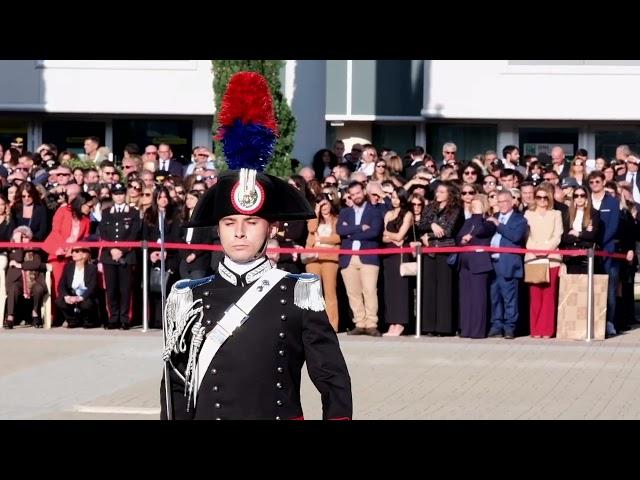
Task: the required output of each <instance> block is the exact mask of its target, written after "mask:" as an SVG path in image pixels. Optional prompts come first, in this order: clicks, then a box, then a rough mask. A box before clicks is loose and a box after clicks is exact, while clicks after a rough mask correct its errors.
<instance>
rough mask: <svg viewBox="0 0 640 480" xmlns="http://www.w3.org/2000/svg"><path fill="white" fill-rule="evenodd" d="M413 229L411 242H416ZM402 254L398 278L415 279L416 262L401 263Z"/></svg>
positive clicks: (401, 255)
mask: <svg viewBox="0 0 640 480" xmlns="http://www.w3.org/2000/svg"><path fill="white" fill-rule="evenodd" d="M412 227H413V241H414V242H415V241H416V226H415V223H414V224H412ZM403 258H404V254H403V253H401V254H400V276H401V277H415V276H417V275H418V262H403V261H402V260H403Z"/></svg>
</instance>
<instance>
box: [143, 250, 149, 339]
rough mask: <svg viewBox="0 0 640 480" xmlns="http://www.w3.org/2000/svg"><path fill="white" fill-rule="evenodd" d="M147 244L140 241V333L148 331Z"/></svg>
mask: <svg viewBox="0 0 640 480" xmlns="http://www.w3.org/2000/svg"><path fill="white" fill-rule="evenodd" d="M148 301H149V244H148V243H147V241H146V240H143V241H142V331H143V332H147V331H148V330H149V304H148Z"/></svg>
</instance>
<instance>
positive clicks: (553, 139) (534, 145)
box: [519, 128, 579, 160]
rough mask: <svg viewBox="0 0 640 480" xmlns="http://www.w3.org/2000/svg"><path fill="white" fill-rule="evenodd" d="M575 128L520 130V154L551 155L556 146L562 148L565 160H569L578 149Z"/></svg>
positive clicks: (576, 130)
mask: <svg viewBox="0 0 640 480" xmlns="http://www.w3.org/2000/svg"><path fill="white" fill-rule="evenodd" d="M578 133H579V132H578V129H577V128H521V129H520V145H519V147H520V154H521V155H522V156H524V155H538V154H539V153H543V152H544V153H546V154H548V155H551V149H552V148H553V147H554V146H556V145H558V146H560V147H562V149H563V150H564V153H565V155H566V157H567V159H569V160H571V159H572V158H573V155H574V154H575V151H576V150H577V149H578Z"/></svg>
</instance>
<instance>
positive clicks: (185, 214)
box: [180, 190, 204, 222]
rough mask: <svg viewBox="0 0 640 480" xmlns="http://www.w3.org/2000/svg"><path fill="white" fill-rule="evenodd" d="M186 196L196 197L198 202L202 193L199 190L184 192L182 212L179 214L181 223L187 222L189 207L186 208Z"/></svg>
mask: <svg viewBox="0 0 640 480" xmlns="http://www.w3.org/2000/svg"><path fill="white" fill-rule="evenodd" d="M187 195H191V196H194V197H197V198H198V200H199V199H200V197H201V196H202V195H204V193H203V192H201V191H200V190H189V191H188V192H185V195H184V205H183V206H182V211H181V212H180V219H181V220H182V221H183V222H187V221H188V220H189V207H187Z"/></svg>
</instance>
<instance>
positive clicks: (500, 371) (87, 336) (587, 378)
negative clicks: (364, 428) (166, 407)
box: [0, 327, 640, 419]
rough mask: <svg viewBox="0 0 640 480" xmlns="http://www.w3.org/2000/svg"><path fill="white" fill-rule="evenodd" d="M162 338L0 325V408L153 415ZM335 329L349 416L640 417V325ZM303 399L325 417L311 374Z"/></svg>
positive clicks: (50, 414) (29, 414)
mask: <svg viewBox="0 0 640 480" xmlns="http://www.w3.org/2000/svg"><path fill="white" fill-rule="evenodd" d="M161 338H162V337H161V333H160V332H157V331H154V332H148V333H142V332H141V331H140V330H130V331H128V332H120V331H109V332H107V331H104V330H101V329H100V330H67V329H64V328H58V329H53V330H50V331H45V330H33V329H31V328H27V327H23V328H16V329H14V330H12V331H7V330H0V392H2V394H1V396H2V401H1V402H0V418H2V419H156V418H158V412H159V408H160V406H159V379H160V375H161V370H162V364H161V363H160V361H159V356H160V345H161ZM339 338H340V341H341V344H342V348H343V352H344V354H345V358H346V360H347V363H348V365H349V370H350V373H351V377H352V382H353V396H354V417H355V418H356V419H640V329H636V330H633V331H631V332H627V333H626V334H624V335H620V336H618V337H615V338H612V339H609V340H606V341H600V342H592V343H590V344H587V343H584V342H577V341H558V340H533V339H530V338H518V339H516V340H512V341H508V340H503V339H485V340H469V339H460V338H421V339H415V338H413V337H406V338H404V337H403V338H396V339H391V338H370V337H347V336H346V335H344V334H341V335H340V336H339ZM302 400H303V405H304V406H305V416H306V418H310V419H318V418H321V404H320V397H319V394H318V393H317V391H316V390H315V388H314V387H313V385H312V384H311V382H310V381H309V379H308V377H307V376H306V372H305V375H304V380H303V392H302Z"/></svg>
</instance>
